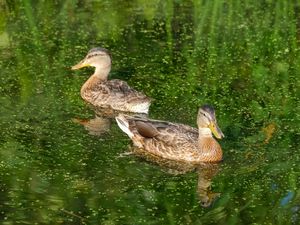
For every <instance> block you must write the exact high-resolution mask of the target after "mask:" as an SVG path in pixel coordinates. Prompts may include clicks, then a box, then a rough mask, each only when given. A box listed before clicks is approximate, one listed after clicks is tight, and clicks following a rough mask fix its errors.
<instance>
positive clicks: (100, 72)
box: [92, 66, 111, 81]
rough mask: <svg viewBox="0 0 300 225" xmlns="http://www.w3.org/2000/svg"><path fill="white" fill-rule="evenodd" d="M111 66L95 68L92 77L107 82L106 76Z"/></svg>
mask: <svg viewBox="0 0 300 225" xmlns="http://www.w3.org/2000/svg"><path fill="white" fill-rule="evenodd" d="M110 69H111V66H107V67H104V68H103V67H95V72H94V74H93V75H92V76H93V77H97V78H98V79H99V80H103V81H105V80H107V77H108V74H109V72H110Z"/></svg>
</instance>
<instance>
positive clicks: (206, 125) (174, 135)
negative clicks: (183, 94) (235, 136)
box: [116, 105, 224, 163]
mask: <svg viewBox="0 0 300 225" xmlns="http://www.w3.org/2000/svg"><path fill="white" fill-rule="evenodd" d="M116 121H117V123H118V125H119V127H120V128H121V130H122V131H124V132H125V133H126V134H127V135H128V136H129V138H130V139H131V140H132V141H133V144H134V145H135V146H136V147H138V148H143V149H144V150H145V151H148V152H149V153H150V154H153V155H157V156H159V157H163V158H166V159H171V160H177V161H184V162H191V163H199V162H219V161H221V160H222V155H223V154H222V149H221V146H220V145H219V143H218V142H217V141H216V140H215V139H214V138H213V136H212V133H213V134H214V135H215V136H216V138H219V139H221V138H223V137H224V135H223V133H222V131H221V130H220V128H219V127H218V124H217V120H216V117H215V111H214V109H213V107H211V106H209V105H204V106H202V107H201V108H200V109H199V111H198V117H197V124H198V129H196V128H194V127H190V126H187V125H184V124H178V123H171V122H167V121H159V120H151V119H147V118H140V117H133V116H128V115H124V114H120V115H119V116H117V117H116Z"/></svg>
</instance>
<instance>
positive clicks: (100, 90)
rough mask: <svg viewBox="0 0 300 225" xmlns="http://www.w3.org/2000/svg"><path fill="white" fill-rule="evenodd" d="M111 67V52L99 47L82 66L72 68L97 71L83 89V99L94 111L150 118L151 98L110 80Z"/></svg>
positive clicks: (81, 93)
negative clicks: (116, 112) (114, 111)
mask: <svg viewBox="0 0 300 225" xmlns="http://www.w3.org/2000/svg"><path fill="white" fill-rule="evenodd" d="M111 64H112V57H111V54H110V52H109V51H108V50H107V49H105V48H101V47H96V48H92V49H91V50H89V52H88V53H87V55H86V56H85V58H84V59H83V60H81V61H80V62H79V63H78V64H76V65H74V66H72V68H71V69H72V70H78V69H81V68H83V67H88V66H91V67H95V71H94V73H93V74H92V75H91V76H90V78H89V79H88V80H87V81H86V82H85V83H84V84H83V86H82V87H81V90H80V95H81V97H82V98H83V99H84V100H85V101H86V102H88V103H89V104H91V105H92V106H94V108H109V109H112V110H116V111H123V112H132V113H144V114H148V111H149V107H150V104H151V98H149V97H147V96H146V95H145V94H143V93H142V92H139V91H137V90H135V89H133V88H131V87H130V86H129V85H128V84H127V82H125V81H123V80H119V79H113V80H108V75H109V73H110V70H111Z"/></svg>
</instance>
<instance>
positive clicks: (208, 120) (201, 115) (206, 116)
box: [197, 105, 224, 139]
mask: <svg viewBox="0 0 300 225" xmlns="http://www.w3.org/2000/svg"><path fill="white" fill-rule="evenodd" d="M197 124H198V128H199V129H201V128H209V130H210V131H211V132H212V133H213V134H214V136H215V137H216V138H219V139H221V138H223V137H224V134H223V132H222V131H221V129H220V128H219V126H218V123H217V119H216V116H215V110H214V108H213V107H212V106H210V105H203V106H201V107H200V109H199V111H198V116H197Z"/></svg>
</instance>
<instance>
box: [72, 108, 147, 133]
mask: <svg viewBox="0 0 300 225" xmlns="http://www.w3.org/2000/svg"><path fill="white" fill-rule="evenodd" d="M122 113H124V112H123V111H122ZM94 114H95V116H94V118H91V119H82V118H73V119H72V120H73V122H75V123H77V124H80V125H82V126H83V127H84V128H85V130H87V131H88V133H89V134H90V135H93V136H102V135H104V134H105V133H108V132H109V131H110V129H111V124H112V122H114V121H115V117H116V116H117V115H119V114H120V111H118V110H113V109H112V108H110V107H97V108H94ZM126 115H131V116H139V117H142V118H146V117H147V114H144V113H140V114H137V113H130V112H128V113H127V114H126Z"/></svg>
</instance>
